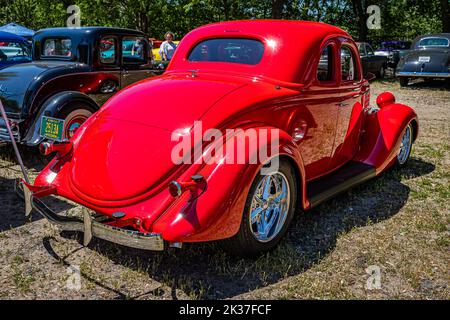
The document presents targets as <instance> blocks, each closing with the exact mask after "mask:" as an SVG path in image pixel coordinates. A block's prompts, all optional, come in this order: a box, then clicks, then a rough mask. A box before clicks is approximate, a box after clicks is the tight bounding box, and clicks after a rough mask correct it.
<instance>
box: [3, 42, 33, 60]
mask: <svg viewBox="0 0 450 320" xmlns="http://www.w3.org/2000/svg"><path fill="white" fill-rule="evenodd" d="M24 60H25V61H30V60H31V50H30V47H29V46H28V45H27V44H25V43H23V42H15V41H0V62H13V61H24Z"/></svg>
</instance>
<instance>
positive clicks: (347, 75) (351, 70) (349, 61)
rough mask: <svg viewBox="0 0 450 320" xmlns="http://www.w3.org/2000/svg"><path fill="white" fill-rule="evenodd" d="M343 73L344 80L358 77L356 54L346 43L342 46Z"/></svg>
mask: <svg viewBox="0 0 450 320" xmlns="http://www.w3.org/2000/svg"><path fill="white" fill-rule="evenodd" d="M341 73H342V80H343V81H353V80H357V79H358V74H357V67H356V59H355V56H354V54H353V51H352V49H350V47H348V46H345V45H344V46H342V48H341Z"/></svg>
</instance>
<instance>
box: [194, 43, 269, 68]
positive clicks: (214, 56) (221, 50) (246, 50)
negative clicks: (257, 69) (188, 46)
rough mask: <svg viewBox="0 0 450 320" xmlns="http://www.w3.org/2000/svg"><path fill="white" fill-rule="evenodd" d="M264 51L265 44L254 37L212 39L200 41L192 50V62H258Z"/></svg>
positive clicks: (249, 63) (251, 63)
mask: <svg viewBox="0 0 450 320" xmlns="http://www.w3.org/2000/svg"><path fill="white" fill-rule="evenodd" d="M263 53H264V44H263V43H262V42H261V41H258V40H253V39H239V38H236V39H232V38H230V39H228V38H226V39H210V40H205V41H202V42H200V43H199V44H198V45H196V46H195V48H194V49H193V50H192V51H191V53H190V55H189V58H188V60H189V61H191V62H230V63H240V64H248V65H256V64H258V63H259V62H260V61H261V59H262V56H263Z"/></svg>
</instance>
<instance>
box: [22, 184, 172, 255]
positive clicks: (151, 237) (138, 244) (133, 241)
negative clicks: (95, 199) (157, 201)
mask: <svg viewBox="0 0 450 320" xmlns="http://www.w3.org/2000/svg"><path fill="white" fill-rule="evenodd" d="M23 188H24V187H23V185H22V183H20V182H17V184H16V190H17V192H18V193H19V195H21V196H23V194H24V193H23V192H22V191H23ZM25 188H26V187H25ZM29 200H30V203H31V206H32V208H33V209H35V210H36V211H37V212H39V213H40V214H41V215H42V216H43V217H44V218H46V219H47V220H48V221H49V222H50V223H52V224H54V225H56V226H58V227H59V228H60V229H61V230H65V231H78V232H83V233H84V244H85V245H87V244H88V243H89V241H90V240H91V238H92V237H96V238H100V239H103V240H106V241H109V242H113V243H117V244H120V245H123V246H126V247H130V248H136V249H143V250H154V251H162V250H164V240H163V239H162V237H161V235H160V234H158V233H142V232H139V231H134V230H127V229H121V228H117V227H114V226H110V225H107V224H104V223H102V222H100V220H99V219H94V218H93V217H92V216H91V215H90V214H89V213H87V211H85V213H84V217H83V220H81V219H78V218H74V217H64V216H60V215H58V214H56V213H55V212H54V211H52V210H51V209H50V208H49V207H48V206H47V205H46V204H45V203H44V202H43V201H41V200H40V199H38V198H36V197H33V196H32V195H31V196H30V199H29ZM26 201H27V200H26Z"/></svg>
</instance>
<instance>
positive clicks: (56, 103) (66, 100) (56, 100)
mask: <svg viewBox="0 0 450 320" xmlns="http://www.w3.org/2000/svg"><path fill="white" fill-rule="evenodd" d="M76 102H83V103H84V104H86V105H87V106H89V107H90V108H92V109H93V110H94V111H97V110H98V109H100V107H99V106H98V104H97V103H96V102H95V101H94V100H92V99H91V98H90V97H89V96H88V95H86V94H84V93H81V92H78V91H64V92H59V93H57V94H55V95H53V96H51V97H50V98H48V99H47V100H45V101H44V103H43V104H42V105H41V107H40V108H39V112H38V113H37V115H36V117H35V118H34V119H33V120H32V124H31V126H30V127H29V128H30V129H29V130H28V132H27V133H26V134H25V138H24V139H23V140H22V142H23V143H25V144H26V145H28V146H36V145H38V144H39V143H41V142H42V140H43V139H42V137H41V136H40V133H39V132H40V129H41V118H42V117H43V116H46V117H56V116H57V115H58V114H59V113H60V112H61V111H62V110H63V109H64V108H65V107H67V106H69V105H71V104H72V103H76Z"/></svg>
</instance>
